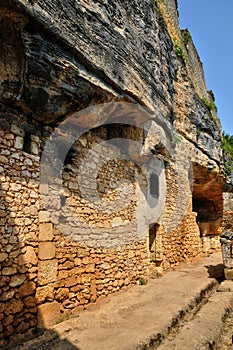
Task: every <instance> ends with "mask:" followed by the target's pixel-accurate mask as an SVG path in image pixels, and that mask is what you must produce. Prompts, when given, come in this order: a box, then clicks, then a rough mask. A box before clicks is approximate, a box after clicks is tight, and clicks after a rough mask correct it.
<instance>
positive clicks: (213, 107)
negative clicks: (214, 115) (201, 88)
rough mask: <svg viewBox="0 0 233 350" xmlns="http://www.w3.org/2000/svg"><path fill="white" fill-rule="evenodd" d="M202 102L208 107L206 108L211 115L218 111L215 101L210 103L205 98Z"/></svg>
mask: <svg viewBox="0 0 233 350" xmlns="http://www.w3.org/2000/svg"><path fill="white" fill-rule="evenodd" d="M201 100H202V102H203V103H204V105H205V106H206V108H207V109H208V111H209V112H210V113H211V112H212V111H217V107H216V105H215V103H214V101H210V100H208V99H207V98H205V97H203V98H202V99H201Z"/></svg>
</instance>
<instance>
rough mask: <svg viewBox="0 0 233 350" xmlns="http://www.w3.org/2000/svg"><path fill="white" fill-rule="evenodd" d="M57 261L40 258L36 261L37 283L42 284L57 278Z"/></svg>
mask: <svg viewBox="0 0 233 350" xmlns="http://www.w3.org/2000/svg"><path fill="white" fill-rule="evenodd" d="M57 267H58V262H57V260H56V259H53V260H42V261H39V263H38V285H39V286H43V285H46V284H48V283H51V282H56V280H57Z"/></svg>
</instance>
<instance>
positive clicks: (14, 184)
mask: <svg viewBox="0 0 233 350" xmlns="http://www.w3.org/2000/svg"><path fill="white" fill-rule="evenodd" d="M8 160H9V158H8ZM8 166H9V164H7V165H6V167H8ZM13 167H14V166H13ZM12 170H14V169H12ZM11 173H13V171H12V172H11ZM14 180H15V181H14ZM21 191H22V192H23V184H22V183H20V182H19V180H18V181H17V180H16V178H13V176H12V178H9V177H5V178H4V177H3V176H2V179H1V211H0V216H1V226H0V227H1V233H0V242H1V243H0V247H1V250H0V262H1V276H0V288H1V289H0V310H1V314H0V318H1V323H0V330H1V332H0V345H1V346H3V347H6V346H7V345H9V344H14V343H15V342H16V341H19V340H20V337H21V336H20V334H22V333H26V334H27V335H29V329H30V330H32V334H33V333H34V334H35V333H36V332H37V306H36V300H35V289H36V283H35V274H36V271H37V257H36V253H35V247H34V242H33V240H32V235H31V233H30V232H28V233H27V234H26V232H25V231H26V227H25V225H24V222H25V219H24V217H23V213H22V214H20V213H19V210H20V205H22V204H21V203H22V201H23V197H22V195H23V193H22V192H21ZM24 195H25V194H24ZM25 198H26V196H25ZM28 220H31V219H29V217H28ZM30 235H31V238H30V237H29V236H30ZM26 237H27V238H26ZM30 333H31V331H30Z"/></svg>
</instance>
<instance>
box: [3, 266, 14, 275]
mask: <svg viewBox="0 0 233 350" xmlns="http://www.w3.org/2000/svg"><path fill="white" fill-rule="evenodd" d="M16 272H17V269H16V268H15V267H4V268H3V269H2V272H1V274H2V275H3V276H9V275H14V274H15V273H16Z"/></svg>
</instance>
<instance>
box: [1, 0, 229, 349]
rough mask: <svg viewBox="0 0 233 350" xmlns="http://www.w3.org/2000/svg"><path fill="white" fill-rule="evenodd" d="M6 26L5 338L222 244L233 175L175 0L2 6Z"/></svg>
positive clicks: (38, 1)
mask: <svg viewBox="0 0 233 350" xmlns="http://www.w3.org/2000/svg"><path fill="white" fill-rule="evenodd" d="M0 29H1V33H2V35H1V60H0V82H1V85H0V139H1V155H0V170H1V175H0V176H1V192H0V193H1V201H2V202H1V207H0V217H1V231H0V235H1V243H0V244H1V252H0V262H1V268H2V277H1V281H0V285H1V296H0V310H1V315H0V316H1V318H0V332H2V333H1V339H3V338H4V339H5V341H4V340H2V343H1V345H2V344H3V345H5V344H6V342H7V340H8V339H9V337H12V334H13V333H15V334H16V338H18V334H21V333H26V332H30V331H31V329H33V328H34V331H35V330H37V329H38V325H39V328H44V327H49V326H50V325H51V324H53V323H54V322H55V321H57V320H59V318H60V315H61V314H66V313H68V312H69V311H70V310H72V311H73V312H74V311H75V310H77V309H78V308H80V307H84V306H85V305H86V304H88V303H89V302H94V301H96V300H98V299H99V298H100V297H102V296H106V295H108V294H110V293H113V292H116V291H118V290H120V289H121V288H124V287H126V286H128V285H130V284H133V283H136V282H137V281H140V280H143V279H146V278H148V276H149V275H151V274H154V275H157V274H160V273H163V272H164V271H166V270H167V269H169V268H172V267H174V266H176V265H177V264H179V263H180V262H181V261H187V260H190V259H193V258H195V257H197V256H199V255H201V254H209V253H211V252H213V251H215V250H216V249H219V234H220V232H221V225H222V210H223V201H222V187H223V184H224V181H225V179H224V175H223V170H222V168H223V167H222V151H221V126H220V122H219V120H218V118H217V115H216V109H215V106H214V101H213V96H212V94H211V93H210V92H208V91H207V88H206V84H205V79H204V73H203V68H202V64H201V61H200V58H199V56H198V53H197V52H196V49H195V47H194V44H193V42H192V39H191V36H190V34H189V33H188V31H187V30H185V31H181V30H180V28H179V22H178V16H177V8H176V1H175V0H161V1H159V0H158V1H151V0H144V1H142V0H131V1H129V0H116V1H112V0H98V1H92V0H89V1H86V0H79V1H76V0H66V1H65V0H6V1H4V2H1V3H0ZM84 111H85V112H84ZM93 111H95V113H94V112H93ZM97 112H98V113H97ZM112 116H114V117H112ZM70 118H71V119H70ZM67 120H69V121H70V124H69V126H68V127H67V128H66V129H64V128H63V125H65V123H66V121H67ZM126 124H127V125H126ZM90 125H92V128H89V126H90ZM67 130H68V131H69V133H68V131H67ZM80 130H81V131H82V133H81V134H78V132H79V131H80ZM78 136H80V137H78ZM75 137H76V139H75ZM112 139H113V140H116V139H120V145H119V143H118V144H117V143H114V142H113V143H112V144H111V147H110V146H109V144H108V143H107V142H108V141H109V140H112ZM48 140H50V141H48ZM130 140H132V141H133V142H130ZM54 145H55V146H57V147H55V148H56V149H55V150H54V149H53V148H54ZM88 157H89V158H88ZM142 157H144V158H143V159H144V160H145V159H146V163H147V164H146V165H147V166H144V164H143V161H142ZM57 170H58V171H57ZM56 171H57V173H56ZM87 176H88V177H87ZM97 194H98V196H99V197H98V196H97ZM48 195H49V197H48ZM46 196H47V197H48V198H47V197H46ZM97 197H98V198H97ZM96 198H97V199H98V200H99V198H101V200H102V202H103V203H104V205H105V206H104V208H102V209H101V210H99V209H98V203H99V202H98V200H97V199H96ZM148 198H149V199H150V200H151V203H149V204H150V205H149V206H148V205H147V204H148V203H147V202H149V201H146V199H148ZM153 201H154V202H156V203H157V205H158V207H159V206H160V207H161V208H162V209H161V210H160V211H158V213H159V215H157V216H156V219H155V220H152V217H153V215H152V214H153V210H154V208H155V206H154V204H153V203H154V202H153ZM102 202H101V203H102ZM142 203H143V204H142ZM68 207H69V210H68V209H67V208H68ZM151 215H152V216H151ZM76 217H78V218H79V221H77V220H76V219H75V218H76Z"/></svg>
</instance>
